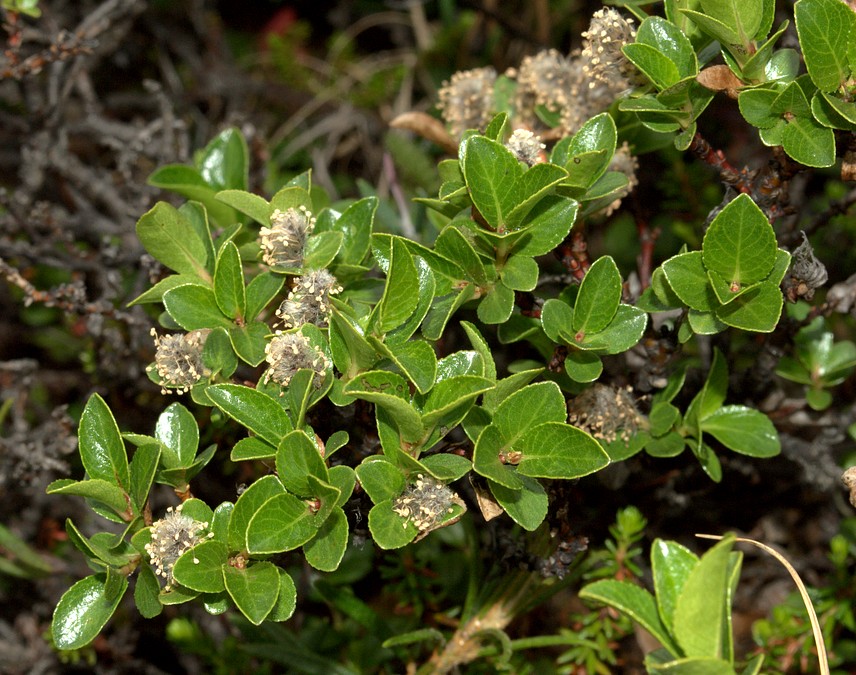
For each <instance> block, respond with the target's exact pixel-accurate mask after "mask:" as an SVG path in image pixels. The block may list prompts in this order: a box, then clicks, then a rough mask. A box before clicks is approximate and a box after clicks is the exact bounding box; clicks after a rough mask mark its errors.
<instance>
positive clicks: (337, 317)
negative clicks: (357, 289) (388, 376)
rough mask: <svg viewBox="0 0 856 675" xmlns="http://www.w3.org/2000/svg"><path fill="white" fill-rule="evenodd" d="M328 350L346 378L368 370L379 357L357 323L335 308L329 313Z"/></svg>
mask: <svg viewBox="0 0 856 675" xmlns="http://www.w3.org/2000/svg"><path fill="white" fill-rule="evenodd" d="M330 351H331V353H332V355H333V362H334V363H335V364H336V368H338V369H339V371H340V372H341V373H342V374H343V375H344V377H345V378H346V379H351V378H353V377H355V376H356V375H357V373H358V372H360V371H362V370H368V369H369V368H371V367H372V366H373V365H374V364H375V363H377V362H378V360H379V359H380V356H379V354H378V353H377V350H376V349H375V348H374V347H373V346H372V345H371V343H370V342H369V341H368V340H367V339H366V337H365V334H364V332H363V330H362V328H361V327H360V326H359V324H358V323H356V322H355V321H354V320H353V319H351V318H350V317H348V316H346V315H344V314H341V313H340V312H339V311H338V310H336V309H335V308H334V309H333V311H332V313H331V314H330Z"/></svg>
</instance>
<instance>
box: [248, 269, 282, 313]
mask: <svg viewBox="0 0 856 675" xmlns="http://www.w3.org/2000/svg"><path fill="white" fill-rule="evenodd" d="M283 283H285V277H283V276H282V275H281V274H274V273H273V272H262V273H261V274H258V275H256V277H255V278H254V279H253V280H252V281H251V282H250V283H249V284H247V291H246V295H247V300H246V303H247V304H246V312H245V314H244V318H246V319H247V320H248V321H252V320H254V319H256V318H257V317H258V316H259V314H260V313H261V312H262V310H263V309H264V308H265V307H267V305H268V303H269V302H270V301H271V300H273V299H274V298H275V297H276V296H277V294H278V293H279V292H280V291H281V290H282V285H283Z"/></svg>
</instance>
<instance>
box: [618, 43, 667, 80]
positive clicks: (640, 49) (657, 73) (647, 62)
mask: <svg viewBox="0 0 856 675" xmlns="http://www.w3.org/2000/svg"><path fill="white" fill-rule="evenodd" d="M621 51H623V52H624V55H625V56H626V57H627V58H628V59H630V61H632V62H633V65H634V66H636V67H637V68H638V69H639V71H640V72H642V74H643V75H645V77H647V78H648V79H649V80H650V81H651V82H652V83H653V84H654V86H655V87H657V88H658V89H665V88H667V87H670V86H672V85H673V84H675V83H676V82H678V81H679V80H680V79H681V75H680V72H678V67H677V66H676V65H675V64H674V63H673V62H672V61H671V59H669V57H668V56H666V55H665V54H663V53H662V52H660V51H659V50H658V49H656V48H654V47H651V46H649V45H646V44H640V43H639V42H636V43H632V44H629V45H625V46H624V47H622V49H621Z"/></svg>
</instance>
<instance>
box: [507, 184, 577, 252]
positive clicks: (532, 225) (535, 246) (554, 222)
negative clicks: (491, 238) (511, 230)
mask: <svg viewBox="0 0 856 675" xmlns="http://www.w3.org/2000/svg"><path fill="white" fill-rule="evenodd" d="M578 208H579V204H578V203H577V202H576V201H574V200H573V199H570V198H568V197H561V196H558V195H547V196H546V197H544V198H543V199H541V200H540V201H539V202H538V203H537V204H536V205H535V206H534V207H533V208H532V210H531V211H530V212H529V214H528V215H527V218H526V220H527V226H526V230H525V232H523V233H522V235H521V236H520V237H518V238H516V239H515V241H514V243H513V244H512V245H511V246H510V247H509V251H510V252H513V253H515V254H517V255H525V256H538V255H545V254H547V253H549V252H550V251H552V250H553V249H554V248H556V247H557V246H558V245H559V244H561V243H562V241H564V239H565V237H566V236H568V232H570V231H571V227H572V226H573V224H574V221H575V220H576V217H577V210H578Z"/></svg>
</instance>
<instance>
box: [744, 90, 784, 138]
mask: <svg viewBox="0 0 856 675" xmlns="http://www.w3.org/2000/svg"><path fill="white" fill-rule="evenodd" d="M778 97H779V92H778V91H776V90H775V89H744V90H743V91H741V92H740V93H739V94H738V96H737V105H738V106H739V108H740V114H741V115H743V117H744V119H745V120H746V121H747V122H749V124H751V125H752V126H753V127H758V128H759V129H769V128H770V127H773V126H775V125H776V124H778V123H779V122H781V119H782V117H781V115H780V114H777V113H776V112H774V111H773V102H774V101H775V100H776V99H777V98H778Z"/></svg>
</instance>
